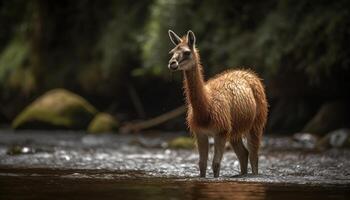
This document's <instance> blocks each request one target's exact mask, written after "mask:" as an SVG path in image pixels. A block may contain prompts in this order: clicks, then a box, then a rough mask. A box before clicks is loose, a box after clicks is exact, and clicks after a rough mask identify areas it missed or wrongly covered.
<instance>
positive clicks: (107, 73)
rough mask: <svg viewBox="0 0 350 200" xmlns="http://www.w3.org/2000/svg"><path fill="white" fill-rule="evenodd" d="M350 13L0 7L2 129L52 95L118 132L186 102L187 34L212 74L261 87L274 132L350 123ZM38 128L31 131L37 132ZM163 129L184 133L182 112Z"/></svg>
mask: <svg viewBox="0 0 350 200" xmlns="http://www.w3.org/2000/svg"><path fill="white" fill-rule="evenodd" d="M349 8H350V1H347V0H338V1H323V0H305V1H292V0H266V1H258V0H246V1H238V0H222V1H215V0H207V1H199V0H178V1H174V0H144V1H135V2H134V3H132V1H127V0H118V1H111V0H105V1H94V0H78V1H68V0H60V1H47V0H29V1H28V0H11V1H8V0H0V27H1V30H0V123H1V126H2V127H5V128H6V127H9V126H10V125H11V124H12V126H14V127H15V128H17V127H21V126H18V124H19V123H20V122H18V121H21V120H23V118H25V117H24V116H23V114H22V116H21V120H18V119H17V122H14V120H16V118H18V116H19V115H21V113H22V112H23V110H24V109H25V108H26V107H27V106H28V105H30V104H31V103H32V102H33V101H35V100H36V99H37V98H38V97H39V96H41V95H43V94H44V93H46V92H47V91H50V90H52V89H55V88H65V89H67V90H69V91H71V92H73V93H75V94H78V95H79V96H81V97H83V98H84V99H86V101H87V102H90V103H91V105H93V108H92V107H91V106H90V105H89V106H90V107H89V106H88V108H87V109H88V110H89V109H90V111H91V113H96V112H97V110H98V111H100V112H104V113H109V114H110V115H111V116H113V117H114V118H115V119H117V120H118V121H119V122H121V123H122V124H123V123H125V122H129V121H134V120H145V119H149V118H152V117H155V116H158V115H160V114H162V113H165V112H168V111H170V110H172V109H175V108H177V107H179V106H181V105H183V104H184V97H183V91H182V74H181V73H170V72H169V70H168V68H167V62H168V59H169V54H168V52H169V50H170V49H171V48H172V44H171V42H170V40H169V38H168V34H167V31H168V29H172V30H174V31H175V32H176V33H178V34H179V35H182V34H185V33H186V31H187V30H189V29H191V30H193V31H194V32H195V33H196V36H197V47H198V48H199V49H200V52H201V56H202V62H203V65H204V69H205V75H206V78H210V77H212V76H213V75H214V74H216V73H219V72H221V71H223V70H225V69H228V68H235V67H239V68H242V67H247V68H251V69H254V70H255V71H257V72H258V73H259V74H260V76H261V77H262V78H263V79H264V83H265V84H266V87H267V93H268V98H269V103H270V113H269V122H268V127H267V132H269V133H294V132H298V131H307V132H314V133H320V134H324V133H327V132H329V131H331V130H333V129H337V128H345V127H349V124H350V123H349V118H350V117H349V110H350V109H349V107H350V106H349V105H348V102H349V97H350V93H349V91H350V90H349V89H350V87H349V86H350V84H349V83H350V46H349V44H350V41H349V38H350V37H349V36H350V9H349ZM56 92H57V90H56ZM61 92H62V91H61ZM54 102H55V101H54ZM58 102H60V100H58ZM50 106H51V107H52V108H53V107H56V106H57V105H56V104H52V105H50ZM27 108H28V107H27ZM27 110H28V109H27ZM40 115H43V113H42V112H41V113H40ZM45 118H48V117H45ZM60 120H62V119H59V120H57V121H58V122H57V121H56V122H55V123H56V125H57V124H59V123H60V122H61V121H60ZM91 120H92V117H88V118H87V119H86V124H87V123H88V122H89V121H91ZM38 121H39V120H38V119H36V123H34V124H36V125H37V127H35V126H34V125H33V124H32V125H31V126H29V125H28V126H24V127H25V128H42V126H39V123H38ZM33 126H34V127H33ZM84 126H85V125H82V126H76V127H71V128H82V129H84V128H85V127H84ZM48 127H49V126H46V127H45V128H48ZM57 127H58V128H60V126H58V125H57ZM67 128H70V127H69V126H67ZM157 128H159V129H163V130H172V131H175V130H176V131H177V130H185V129H186V127H185V124H184V114H183V115H181V116H180V117H178V118H176V119H172V120H170V121H169V122H167V123H165V124H162V125H160V126H159V127H157Z"/></svg>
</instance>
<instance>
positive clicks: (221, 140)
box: [212, 134, 226, 178]
mask: <svg viewBox="0 0 350 200" xmlns="http://www.w3.org/2000/svg"><path fill="white" fill-rule="evenodd" d="M225 144H226V138H225V137H224V136H222V135H219V134H216V135H215V136H214V148H215V150H214V158H213V164H212V168H213V173H214V177H215V178H216V177H219V174H220V164H221V159H222V156H223V154H224V151H225Z"/></svg>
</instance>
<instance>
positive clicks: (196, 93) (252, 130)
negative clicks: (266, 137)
mask: <svg viewBox="0 0 350 200" xmlns="http://www.w3.org/2000/svg"><path fill="white" fill-rule="evenodd" d="M169 37H170V40H171V41H172V43H174V45H175V48H174V49H172V50H171V51H170V54H172V57H171V59H170V60H169V65H168V67H169V69H170V70H172V71H183V74H184V90H185V95H186V103H187V123H188V126H189V129H190V131H191V132H192V134H193V136H194V137H195V138H196V142H197V148H198V152H199V163H198V164H199V170H200V177H205V176H206V170H207V160H208V150H209V143H208V137H209V136H212V137H213V138H214V157H213V162H212V169H213V174H214V177H219V174H220V163H221V160H222V157H223V153H224V150H225V144H226V141H229V142H230V144H231V146H232V148H233V150H234V151H235V153H236V155H237V158H238V160H239V163H240V169H241V174H242V175H245V174H247V167H248V158H249V161H250V165H251V169H252V173H253V174H254V175H257V174H258V151H259V146H260V142H261V139H262V134H263V129H264V127H265V124H266V120H267V112H268V103H267V100H266V95H265V91H264V86H263V84H262V82H261V80H260V78H259V77H258V76H257V75H256V74H255V73H254V72H253V71H249V70H228V71H226V72H223V73H221V74H218V75H216V76H215V77H214V78H212V79H210V80H208V81H207V82H205V81H204V78H203V67H202V65H201V62H200V56H199V52H198V50H197V49H196V47H195V43H196V37H195V35H194V33H193V32H192V31H188V32H187V35H186V36H184V37H182V38H180V37H179V36H178V35H176V34H175V33H174V32H173V31H171V30H169ZM243 138H245V139H246V140H247V145H246V146H247V147H246V146H245V145H244V144H243V142H242V139H243Z"/></svg>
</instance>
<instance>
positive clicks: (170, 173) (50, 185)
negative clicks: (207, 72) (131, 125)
mask: <svg viewBox="0 0 350 200" xmlns="http://www.w3.org/2000/svg"><path fill="white" fill-rule="evenodd" d="M175 136H176V135H174V134H163V133H162V134H144V135H112V134H106V135H87V134H85V133H69V132H68V133H67V132H59V131H57V132H37V131H25V132H16V133H14V132H11V131H5V132H4V131H3V132H2V133H0V199H41V198H50V199H62V198H64V199H66V198H70V199H77V198H84V199H96V198H99V199H112V198H113V199H217V198H219V199H282V198H283V199H296V198H299V199H348V198H349V195H350V194H349V190H350V186H349V185H350V159H349V158H350V151H349V150H347V149H331V150H327V151H315V150H313V149H311V148H310V147H309V146H307V145H304V144H301V143H298V142H295V141H293V140H292V139H290V138H288V137H266V138H265V140H264V145H263V149H262V151H261V155H260V166H259V169H260V175H258V176H253V175H248V176H243V177H242V176H237V175H238V174H239V164H238V161H237V158H236V156H235V154H234V153H233V152H232V150H230V149H228V150H227V152H226V153H225V155H224V159H223V162H222V169H221V177H220V178H213V175H212V172H211V169H210V163H209V164H208V172H207V178H198V167H197V164H196V163H197V162H198V155H197V153H196V151H195V150H173V149H168V148H166V146H167V145H166V142H167V141H168V140H169V139H170V138H173V137H175ZM210 158H211V157H210Z"/></svg>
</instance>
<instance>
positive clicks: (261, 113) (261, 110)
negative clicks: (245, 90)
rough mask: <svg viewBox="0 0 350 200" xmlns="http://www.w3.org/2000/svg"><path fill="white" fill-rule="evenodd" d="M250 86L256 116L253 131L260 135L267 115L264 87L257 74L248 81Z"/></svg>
mask: <svg viewBox="0 0 350 200" xmlns="http://www.w3.org/2000/svg"><path fill="white" fill-rule="evenodd" d="M250 87H251V88H252V90H253V95H254V98H255V102H256V116H255V120H254V125H253V127H252V128H253V132H255V134H259V135H261V134H262V133H263V130H264V128H265V125H266V121H267V115H268V102H267V98H266V94H265V87H264V85H263V83H262V81H261V79H260V78H259V77H258V76H255V78H254V80H253V81H250Z"/></svg>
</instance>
